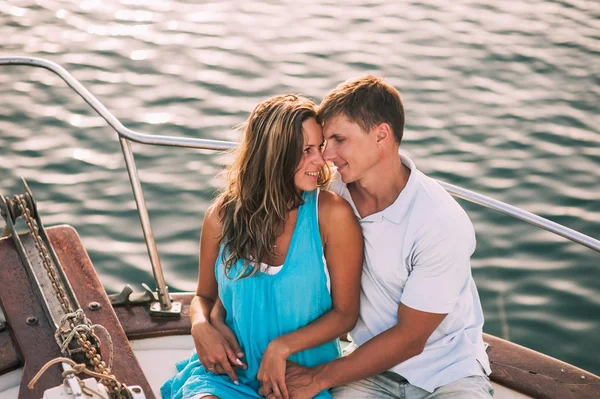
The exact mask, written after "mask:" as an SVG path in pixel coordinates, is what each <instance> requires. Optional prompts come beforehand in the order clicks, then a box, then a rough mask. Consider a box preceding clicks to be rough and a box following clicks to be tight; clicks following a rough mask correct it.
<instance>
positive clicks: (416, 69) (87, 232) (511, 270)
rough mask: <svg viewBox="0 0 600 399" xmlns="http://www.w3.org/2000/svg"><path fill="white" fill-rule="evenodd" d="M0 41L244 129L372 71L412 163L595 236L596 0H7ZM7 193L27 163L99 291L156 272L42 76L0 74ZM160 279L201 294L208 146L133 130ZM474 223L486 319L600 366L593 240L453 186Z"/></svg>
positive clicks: (169, 123)
mask: <svg viewBox="0 0 600 399" xmlns="http://www.w3.org/2000/svg"><path fill="white" fill-rule="evenodd" d="M0 54H1V55H8V54H27V55H32V56H38V57H44V58H48V59H50V60H52V61H55V62H57V63H59V64H61V65H63V66H64V67H65V68H66V69H67V70H69V71H70V72H71V73H72V74H73V75H74V76H75V77H76V78H77V79H79V80H80V81H81V82H82V83H83V84H84V85H85V86H86V87H87V88H88V89H89V90H90V91H91V92H92V93H93V94H95V95H96V96H97V97H98V98H99V99H100V100H101V101H102V102H103V103H104V104H105V105H106V106H107V107H108V109H110V110H111V111H112V112H114V114H115V115H116V116H117V117H118V118H119V119H121V121H122V122H123V124H124V125H125V126H127V127H129V128H131V129H134V130H137V131H141V132H144V133H148V134H165V135H175V136H184V135H185V136H192V137H202V138H211V139H221V140H237V138H238V135H237V133H235V132H233V131H232V130H231V128H232V127H233V126H235V125H238V124H239V123H241V122H243V121H244V119H245V118H246V117H247V115H248V113H249V112H250V111H251V109H252V108H253V106H254V105H255V104H256V103H257V102H258V101H260V100H261V99H264V98H265V97H268V96H270V95H273V94H278V93H286V92H301V93H303V94H306V95H308V96H311V97H313V98H315V99H317V100H320V99H321V98H322V97H323V96H324V95H325V94H326V93H327V92H328V90H330V89H331V88H333V87H334V86H335V85H336V84H338V83H339V82H341V81H343V80H345V79H347V78H349V77H352V76H356V75H359V74H363V73H373V74H376V75H381V76H384V77H386V78H387V79H388V81H389V82H390V83H392V84H393V85H395V86H396V87H397V88H398V89H399V90H400V91H401V93H402V96H403V98H404V101H405V106H406V112H407V131H406V133H405V141H404V143H403V146H402V147H403V149H404V151H405V152H407V153H408V154H409V155H410V156H411V157H412V158H413V160H415V162H416V164H417V166H418V167H419V168H420V169H421V170H423V171H425V172H426V173H428V174H430V175H431V176H433V177H436V178H438V179H441V180H444V181H447V182H450V183H453V184H458V185H460V186H463V187H465V188H468V189H471V190H475V191H478V192H481V193H483V194H486V195H489V196H492V197H493V198H496V199H499V200H502V201H505V202H508V203H511V204H513V205H516V206H518V207H521V208H523V209H525V210H528V211H531V212H534V213H537V214H539V215H541V216H544V217H547V218H549V219H551V220H554V221H556V222H558V223H562V224H564V225H566V226H569V227H571V228H574V229H576V230H579V231H581V232H583V233H585V234H588V235H591V236H593V237H595V238H599V237H600V229H599V227H598V226H599V222H600V205H599V204H600V201H599V199H600V198H599V194H600V134H599V133H600V130H599V126H600V112H599V111H600V109H599V105H598V104H600V78H599V76H600V56H599V55H600V3H598V2H596V1H576V0H571V1H539V0H538V1H535V0H534V1H512V0H511V1H506V2H493V1H487V2H486V1H483V0H472V1H462V0H460V1H453V2H446V1H441V0H430V1H422V2H403V3H400V2H395V1H390V2H378V1H369V2H365V4H364V5H361V4H360V3H359V2H344V5H339V4H337V2H322V3H317V2H312V1H308V2H306V1H305V2H273V3H259V2H254V1H239V2H238V1H222V2H214V3H204V4H197V2H191V1H190V2H184V1H156V2H142V1H136V0H118V1H117V0H111V1H93V0H85V1H81V2H69V1H58V0H49V1H46V0H38V1H25V0H23V1H16V0H9V1H8V2H6V1H4V2H0ZM0 107H1V109H2V112H0V161H1V162H0V193H2V194H3V195H9V194H12V193H16V192H17V191H19V190H20V187H19V182H18V178H19V177H21V176H23V177H25V178H26V179H27V180H28V182H29V184H30V186H31V188H32V190H33V192H34V194H35V196H36V198H37V199H38V201H39V208H40V210H41V213H42V215H43V220H44V222H45V224H46V225H53V224H59V223H69V224H72V225H74V226H75V227H76V228H77V230H78V231H79V233H80V235H81V237H82V239H83V242H84V244H85V246H86V248H87V250H88V251H89V254H90V256H91V258H92V260H93V262H94V264H95V266H96V267H97V269H98V271H99V274H100V276H101V279H102V281H103V283H104V285H105V287H106V289H107V290H108V291H110V292H115V291H119V290H120V289H121V288H122V287H123V285H124V284H126V283H131V284H133V285H136V286H138V287H139V284H140V283H142V282H146V283H148V284H150V285H151V286H153V282H152V273H151V271H150V265H149V260H148V257H147V254H146V249H145V244H144V241H143V238H142V234H141V229H140V227H139V221H138V217H137V213H136V210H135V204H134V202H133V196H132V193H131V188H130V185H129V181H128V178H127V173H126V172H125V166H124V161H123V156H122V154H121V150H120V147H119V144H118V141H117V139H116V133H114V132H113V131H112V130H110V129H109V128H108V127H107V126H106V125H105V123H104V121H103V120H102V119H100V118H99V117H97V116H95V115H94V114H93V113H92V112H91V111H90V109H89V107H88V106H87V105H86V104H85V103H84V102H83V101H82V100H81V99H80V98H79V97H77V96H76V95H75V94H74V93H72V92H71V91H70V90H69V89H68V88H67V87H66V85H65V84H64V83H63V82H62V81H61V80H60V79H59V78H57V77H55V76H54V75H52V74H51V73H50V72H48V71H45V70H38V69H30V68H26V67H2V68H1V69H0ZM132 146H133V149H134V152H135V154H136V161H137V165H138V168H139V172H140V176H141V179H142V183H143V188H144V191H145V195H146V200H147V203H148V207H149V209H150V216H151V220H152V224H153V229H154V233H155V236H156V239H157V242H158V248H159V251H160V254H161V258H162V262H163V266H164V268H165V272H166V278H167V283H168V285H169V286H170V287H171V288H172V289H173V290H193V289H195V279H196V269H197V262H198V254H197V252H198V239H199V235H200V226H201V221H202V217H203V213H204V211H205V209H206V208H207V206H208V204H209V203H210V201H211V198H212V197H213V195H214V193H215V190H217V189H218V188H220V187H222V183H221V182H220V181H219V180H218V178H217V177H216V175H217V173H218V172H219V171H220V170H221V169H222V166H223V165H224V164H226V163H227V162H228V160H227V159H225V158H223V157H222V156H218V155H215V154H212V153H210V152H209V151H196V150H189V149H176V148H162V147H147V146H142V145H139V144H135V143H134V144H133V145H132ZM461 204H463V205H464V207H465V208H466V209H467V211H468V213H469V215H470V216H471V218H472V220H473V223H474V225H475V228H476V230H477V239H478V246H477V251H476V253H475V256H474V258H473V274H474V276H475V279H476V281H477V285H478V287H479V292H480V295H481V299H482V303H483V308H484V312H485V315H486V325H485V328H484V329H485V331H486V332H488V333H490V334H494V335H497V336H501V337H504V338H509V339H510V340H511V341H514V342H517V343H519V344H522V345H525V346H527V347H530V348H532V349H535V350H538V351H541V352H543V353H546V354H548V355H551V356H554V357H557V358H559V359H562V360H565V361H567V362H570V363H573V364H575V365H577V366H579V367H583V368H585V369H588V370H590V371H592V372H594V373H596V374H600V362H599V361H598V359H599V355H600V353H599V352H600V351H599V349H598V348H600V333H598V331H599V330H600V255H599V254H597V253H595V252H593V251H592V250H589V249H587V248H583V247H580V246H578V245H576V244H573V243H570V242H567V241H566V240H564V239H561V238H558V237H555V236H553V235H551V234H550V233H547V232H544V231H540V230H537V229H536V228H534V227H532V226H529V225H526V224H524V223H522V222H518V221H516V220H512V219H511V218H509V217H506V216H503V215H500V214H497V213H494V212H492V211H488V210H485V209H483V208H479V207H478V206H476V205H471V204H467V203H464V202H462V201H461Z"/></svg>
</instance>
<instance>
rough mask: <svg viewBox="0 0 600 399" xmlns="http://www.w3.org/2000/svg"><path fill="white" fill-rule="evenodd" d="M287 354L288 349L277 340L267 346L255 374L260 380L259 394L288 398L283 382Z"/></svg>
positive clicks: (280, 398)
mask: <svg viewBox="0 0 600 399" xmlns="http://www.w3.org/2000/svg"><path fill="white" fill-rule="evenodd" d="M288 356H289V352H288V349H287V348H286V347H285V346H284V345H283V344H282V343H281V342H279V341H277V340H273V341H271V343H270V344H269V346H267V350H266V351H265V353H263V358H262V361H261V362H260V368H259V369H258V374H257V375H256V378H257V379H258V380H259V381H260V385H261V388H260V391H259V393H260V394H261V395H263V396H269V395H272V397H275V398H277V399H289V394H288V390H287V386H286V384H285V368H286V360H287V358H288Z"/></svg>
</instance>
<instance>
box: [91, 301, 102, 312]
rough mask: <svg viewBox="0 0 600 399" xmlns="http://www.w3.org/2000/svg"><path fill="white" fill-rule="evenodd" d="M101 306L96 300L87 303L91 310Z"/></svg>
mask: <svg viewBox="0 0 600 399" xmlns="http://www.w3.org/2000/svg"><path fill="white" fill-rule="evenodd" d="M101 307H102V305H100V304H99V303H98V302H90V304H89V305H88V308H89V309H90V310H92V311H95V310H98V309H100V308H101Z"/></svg>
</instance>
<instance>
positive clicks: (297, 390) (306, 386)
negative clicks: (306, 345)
mask: <svg viewBox="0 0 600 399" xmlns="http://www.w3.org/2000/svg"><path fill="white" fill-rule="evenodd" d="M284 368H285V380H284V382H285V389H286V392H287V395H288V396H283V394H281V396H277V395H276V394H275V392H274V391H268V390H267V389H266V386H265V385H262V386H261V388H260V389H259V391H258V393H259V395H262V396H265V397H266V399H279V398H289V399H312V398H313V397H315V396H316V395H317V394H318V393H319V392H320V389H318V387H317V384H316V383H315V374H316V371H317V370H316V368H313V369H311V368H308V367H304V366H300V365H299V364H297V363H294V362H292V361H289V360H288V361H286V362H285V366H284Z"/></svg>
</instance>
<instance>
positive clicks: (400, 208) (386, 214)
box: [342, 154, 420, 224]
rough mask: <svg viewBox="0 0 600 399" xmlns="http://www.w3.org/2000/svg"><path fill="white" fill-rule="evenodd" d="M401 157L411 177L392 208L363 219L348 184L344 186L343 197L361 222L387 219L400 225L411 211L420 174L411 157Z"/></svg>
mask: <svg viewBox="0 0 600 399" xmlns="http://www.w3.org/2000/svg"><path fill="white" fill-rule="evenodd" d="M399 155H400V160H401V161H402V163H403V164H404V165H405V166H406V167H407V168H409V169H410V176H409V177H408V181H407V182H406V185H405V186H404V188H403V189H402V191H400V194H399V195H398V197H397V198H396V200H395V201H394V202H393V203H392V204H391V205H390V206H388V207H387V208H385V209H384V210H382V211H379V212H376V213H374V214H372V215H369V216H367V217H364V218H361V217H360V215H359V213H358V210H357V209H356V205H354V201H353V200H352V196H351V195H350V191H348V187H347V186H346V184H344V189H343V190H344V192H343V195H342V196H343V197H345V198H346V200H347V201H348V202H349V203H350V205H351V206H352V209H353V210H354V213H355V214H356V216H357V217H358V218H359V222H361V223H369V222H375V223H377V222H381V221H383V219H384V218H385V219H387V220H389V221H390V222H392V223H395V224H400V223H402V221H403V220H404V218H405V216H406V214H407V213H408V211H409V208H410V204H411V202H412V200H413V198H414V197H415V194H416V186H417V184H418V183H417V180H418V174H419V173H420V172H419V171H418V169H417V167H416V166H415V163H414V162H413V161H412V160H411V159H410V158H409V157H407V156H406V155H404V154H399Z"/></svg>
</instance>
